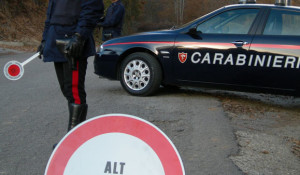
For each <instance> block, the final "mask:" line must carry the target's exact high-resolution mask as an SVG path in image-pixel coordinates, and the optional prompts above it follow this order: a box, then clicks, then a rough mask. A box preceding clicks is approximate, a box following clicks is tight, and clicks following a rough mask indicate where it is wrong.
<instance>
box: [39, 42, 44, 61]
mask: <svg viewBox="0 0 300 175" xmlns="http://www.w3.org/2000/svg"><path fill="white" fill-rule="evenodd" d="M44 48H45V41H44V40H43V41H42V42H41V44H40V45H39V47H38V49H37V52H39V53H40V54H39V59H42V55H43V53H44Z"/></svg>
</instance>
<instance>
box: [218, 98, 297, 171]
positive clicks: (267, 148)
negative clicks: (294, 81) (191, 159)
mask: <svg viewBox="0 0 300 175" xmlns="http://www.w3.org/2000/svg"><path fill="white" fill-rule="evenodd" d="M221 100H222V102H223V108H224V110H225V112H226V114H227V116H228V117H229V118H230V119H231V122H232V124H233V127H234V129H235V136H236V138H237V142H238V145H239V152H238V154H237V155H232V156H231V157H230V159H231V160H232V161H233V162H234V163H235V164H236V165H237V166H238V167H239V168H240V169H241V170H242V171H243V172H244V173H245V174H249V175H277V174H278V175H282V174H285V175H287V174H289V175H299V172H300V98H294V97H288V96H275V95H265V94H246V95H245V94H244V93H243V95H241V94H238V95H236V94H235V95H233V96H226V97H224V96H222V97H221Z"/></svg>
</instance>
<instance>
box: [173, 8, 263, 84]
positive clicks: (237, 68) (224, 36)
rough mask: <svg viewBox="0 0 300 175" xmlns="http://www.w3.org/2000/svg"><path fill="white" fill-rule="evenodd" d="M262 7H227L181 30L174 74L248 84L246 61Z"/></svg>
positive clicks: (185, 79) (194, 79) (187, 78)
mask: <svg viewBox="0 0 300 175" xmlns="http://www.w3.org/2000/svg"><path fill="white" fill-rule="evenodd" d="M259 14H260V8H259V7H257V8H255V7H252V8H250V7H249V8H238V9H236V8H235V9H228V10H226V11H222V12H219V13H217V14H216V15H214V16H212V17H210V18H209V19H207V20H205V21H199V24H197V25H196V27H195V28H191V31H193V32H189V33H182V34H179V35H178V37H177V38H176V42H175V49H174V52H173V58H174V62H173V75H174V76H175V78H176V79H177V81H181V82H197V83H198V82H201V83H209V84H211V83H213V84H245V82H247V80H246V79H245V77H247V76H248V74H249V72H248V69H245V67H246V66H245V65H246V63H247V60H246V59H248V51H249V47H250V44H251V42H252V39H253V37H254V35H253V33H254V32H253V31H255V27H256V25H255V24H256V23H257V22H258V21H259V17H258V16H260V15H259Z"/></svg>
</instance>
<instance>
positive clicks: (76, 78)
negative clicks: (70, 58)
mask: <svg viewBox="0 0 300 175" xmlns="http://www.w3.org/2000/svg"><path fill="white" fill-rule="evenodd" d="M78 70H79V64H78V62H77V70H73V72H72V94H73V98H74V100H75V102H74V103H75V104H81V101H80V97H79V90H78V84H79V71H78Z"/></svg>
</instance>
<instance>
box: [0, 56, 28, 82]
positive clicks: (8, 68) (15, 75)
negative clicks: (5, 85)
mask: <svg viewBox="0 0 300 175" xmlns="http://www.w3.org/2000/svg"><path fill="white" fill-rule="evenodd" d="M3 72H4V75H5V77H6V78H7V79H9V80H18V79H20V78H21V77H22V76H23V74H24V68H23V65H22V63H20V62H18V61H9V62H8V63H6V64H5V66H4V69H3Z"/></svg>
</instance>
